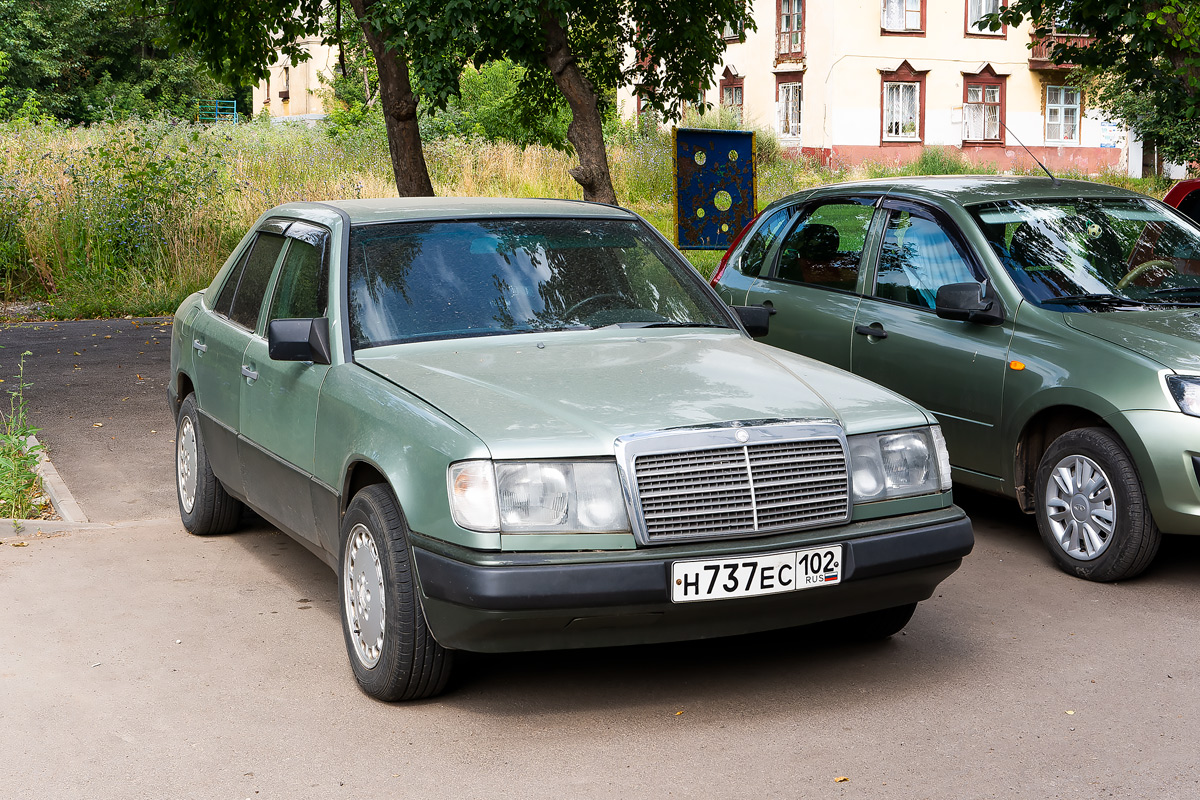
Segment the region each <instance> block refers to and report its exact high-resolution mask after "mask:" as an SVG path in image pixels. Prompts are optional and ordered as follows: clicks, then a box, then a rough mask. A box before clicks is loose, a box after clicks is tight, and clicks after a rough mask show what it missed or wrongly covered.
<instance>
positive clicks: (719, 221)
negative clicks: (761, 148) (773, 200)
mask: <svg viewBox="0 0 1200 800" xmlns="http://www.w3.org/2000/svg"><path fill="white" fill-rule="evenodd" d="M755 189H756V177H755V173H754V132H753V131H717V130H707V129H704V128H676V129H675V243H676V244H677V245H678V246H679V248H680V249H681V250H724V249H725V248H727V247H729V245H730V243H732V242H733V240H734V238H735V237H736V236H737V235H738V233H740V232H741V230H742V228H743V227H744V226H745V225H746V223H747V222H749V221H750V220H751V219H753V217H754V214H755V210H754V209H755V206H754V202H755V198H754V195H755Z"/></svg>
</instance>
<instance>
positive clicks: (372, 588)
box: [338, 484, 453, 702]
mask: <svg viewBox="0 0 1200 800" xmlns="http://www.w3.org/2000/svg"><path fill="white" fill-rule="evenodd" d="M407 534H408V530H407V525H406V524H405V522H404V518H403V515H402V514H401V513H400V508H399V505H398V504H397V503H396V500H395V498H394V497H393V496H392V493H391V491H390V490H389V489H388V488H387V487H386V486H384V485H382V484H376V485H373V486H368V487H366V488H365V489H363V490H362V491H360V492H359V493H358V494H356V495H355V496H354V499H353V500H351V501H350V506H349V508H348V509H347V510H346V515H345V517H344V519H343V522H342V530H341V544H342V546H341V559H340V562H339V564H340V568H339V570H338V574H339V579H338V582H339V592H338V594H339V595H340V597H341V610H342V614H341V616H342V633H343V634H344V635H345V639H346V651H347V654H348V655H349V657H350V665H351V667H352V668H353V670H354V677H355V679H356V680H357V681H358V685H359V686H360V687H362V690H363V691H364V692H366V693H367V694H368V695H370V696H371V697H374V698H376V699H378V700H384V701H387V702H394V701H397V700H418V699H421V698H424V697H432V696H434V695H436V694H439V693H440V692H441V691H442V690H444V689H445V688H446V682H447V681H448V680H449V678H450V670H451V667H452V663H453V653H452V652H451V651H449V650H446V649H445V648H444V647H442V646H441V645H440V644H438V643H437V641H436V640H435V639H434V638H433V635H432V634H431V633H430V631H429V626H428V625H427V624H426V622H425V613H424V611H423V610H422V608H421V602H420V599H419V597H418V593H417V587H416V582H415V580H414V576H413V569H412V557H411V554H410V552H409V549H408V535H407Z"/></svg>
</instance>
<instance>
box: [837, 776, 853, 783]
mask: <svg viewBox="0 0 1200 800" xmlns="http://www.w3.org/2000/svg"><path fill="white" fill-rule="evenodd" d="M833 782H834V783H849V782H850V779H849V778H847V777H846V776H845V775H838V776H837V777H836V778H834V779H833Z"/></svg>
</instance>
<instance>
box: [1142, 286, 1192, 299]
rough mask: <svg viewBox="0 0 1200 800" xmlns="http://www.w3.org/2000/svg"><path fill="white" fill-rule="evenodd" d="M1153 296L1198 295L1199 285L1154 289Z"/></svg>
mask: <svg viewBox="0 0 1200 800" xmlns="http://www.w3.org/2000/svg"><path fill="white" fill-rule="evenodd" d="M1150 294H1151V295H1152V296H1154V297H1200V286H1176V287H1174V288H1171V289H1154V290H1153V291H1151V292H1150Z"/></svg>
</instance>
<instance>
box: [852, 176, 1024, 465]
mask: <svg viewBox="0 0 1200 800" xmlns="http://www.w3.org/2000/svg"><path fill="white" fill-rule="evenodd" d="M881 214H882V215H881V217H880V220H879V222H878V227H879V228H881V229H882V241H881V243H880V245H879V250H878V256H877V258H876V259H875V269H874V271H873V274H872V276H871V277H872V278H873V281H872V283H871V286H870V291H869V292H867V293H866V296H864V297H863V300H862V302H861V303H860V304H859V306H858V311H857V313H856V314H855V317H854V335H853V345H852V354H851V360H852V365H853V372H854V373H855V374H858V375H861V376H863V377H864V378H868V379H870V380H873V381H875V382H876V383H880V384H882V385H884V386H886V387H888V388H889V389H892V390H894V391H896V392H898V393H900V394H902V395H904V396H906V397H908V398H909V399H911V400H915V401H916V402H917V403H919V404H921V405H923V406H925V408H927V409H929V410H930V411H932V412H933V413H934V414H935V415H936V416H937V418H938V422H940V423H941V426H942V431H943V433H944V434H945V437H946V444H947V446H948V448H949V450H950V462H951V464H953V465H954V467H955V468H957V469H965V470H971V471H972V472H976V473H982V474H984V475H987V476H998V475H1000V474H1002V471H1003V470H1002V469H1001V464H1002V460H1003V459H1006V458H1008V459H1011V458H1012V453H1011V452H1009V451H1007V450H1005V449H1003V448H1002V447H1001V441H1000V436H999V426H1000V411H1001V395H1002V389H1003V385H1004V379H1005V374H1006V371H1007V363H1008V351H1009V345H1010V342H1011V340H1012V335H1013V326H1012V320H1011V315H1009V316H1008V318H1006V320H1005V321H1004V322H1003V323H1002V324H1000V325H981V324H975V323H970V322H959V321H953V320H946V319H940V318H938V316H937V315H936V314H935V312H934V296H935V295H936V293H937V289H938V287H939V286H942V285H943V284H948V283H962V282H967V281H982V280H983V279H984V277H985V273H984V272H983V268H982V266H981V265H980V263H979V261H978V258H977V257H976V255H975V254H974V252H973V251H972V250H971V248H970V247H969V246H968V245H967V244H966V242H965V241H964V239H963V237H962V235H961V234H960V232H959V231H958V229H957V228H956V227H955V226H954V224H953V223H952V222H951V221H950V220H949V219H946V218H944V217H942V215H941V214H939V213H937V212H934V211H933V210H932V209H929V208H926V207H924V206H919V205H915V204H910V203H904V202H901V201H893V200H888V201H885V202H884V203H883V204H882V212H881ZM996 302H1000V301H999V300H996Z"/></svg>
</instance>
